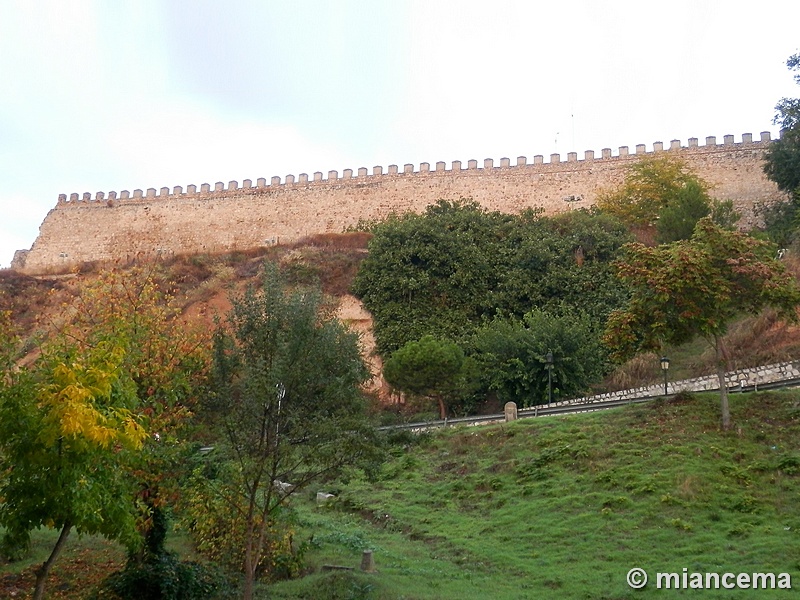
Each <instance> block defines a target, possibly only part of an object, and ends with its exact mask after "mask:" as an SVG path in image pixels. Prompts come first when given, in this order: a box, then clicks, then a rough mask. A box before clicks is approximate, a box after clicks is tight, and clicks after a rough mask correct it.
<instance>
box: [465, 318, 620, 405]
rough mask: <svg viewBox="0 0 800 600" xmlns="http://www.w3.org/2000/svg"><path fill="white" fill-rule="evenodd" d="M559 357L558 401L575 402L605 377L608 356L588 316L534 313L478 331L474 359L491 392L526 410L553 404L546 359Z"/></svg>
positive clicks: (555, 379)
mask: <svg viewBox="0 0 800 600" xmlns="http://www.w3.org/2000/svg"><path fill="white" fill-rule="evenodd" d="M548 352H552V354H553V358H554V360H553V367H552V371H553V372H552V381H553V386H554V387H553V393H554V396H555V397H564V396H566V397H575V396H578V395H580V394H581V393H583V392H585V391H586V390H587V389H588V388H589V386H590V385H591V384H593V383H596V382H597V381H598V380H599V379H600V378H601V377H602V375H603V373H604V370H605V366H606V362H607V352H606V350H605V349H604V348H603V347H602V345H601V343H600V336H599V335H598V333H597V332H596V331H595V330H594V328H593V327H592V326H591V323H590V320H589V318H588V317H587V316H586V315H585V314H582V313H578V312H574V311H568V312H567V313H566V314H565V315H563V316H560V315H556V314H552V313H549V312H546V311H543V310H538V309H536V310H533V311H531V312H529V313H528V314H526V315H525V317H524V318H523V320H522V321H521V322H518V321H508V320H495V321H493V322H491V323H490V324H488V325H486V326H484V327H482V328H481V329H479V330H478V332H477V333H476V335H475V336H474V338H473V340H472V342H471V344H470V355H471V356H472V358H473V359H474V360H475V362H476V363H477V365H478V370H479V379H480V381H481V384H482V387H483V388H484V390H486V391H487V392H495V393H496V394H497V396H498V398H499V399H500V400H501V401H503V402H509V401H512V402H516V403H518V404H521V405H522V406H533V405H535V404H543V403H546V402H547V400H548V394H547V391H548V390H547V387H548V373H547V365H546V358H545V357H546V355H547V353H548Z"/></svg>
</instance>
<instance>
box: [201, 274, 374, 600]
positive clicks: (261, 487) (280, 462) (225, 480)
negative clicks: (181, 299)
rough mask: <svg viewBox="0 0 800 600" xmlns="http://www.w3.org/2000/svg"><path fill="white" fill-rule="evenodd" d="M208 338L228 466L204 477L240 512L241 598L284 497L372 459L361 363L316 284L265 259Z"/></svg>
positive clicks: (249, 588) (248, 591) (353, 339)
mask: <svg viewBox="0 0 800 600" xmlns="http://www.w3.org/2000/svg"><path fill="white" fill-rule="evenodd" d="M215 340H216V341H215V351H214V371H213V399H212V404H211V406H210V408H211V409H213V411H214V413H215V414H216V415H217V417H218V419H219V423H220V426H221V429H222V433H223V435H224V440H222V443H221V444H220V453H221V454H222V456H223V457H225V458H226V460H227V461H229V462H228V464H229V465H230V467H231V468H228V469H225V470H224V471H225V473H226V474H227V477H220V478H218V479H216V480H214V481H210V482H209V485H210V486H211V487H212V488H213V490H214V492H215V494H216V496H217V498H220V499H222V500H223V501H224V503H225V504H226V505H227V506H228V510H229V518H230V519H240V520H242V521H243V528H242V534H243V538H244V539H243V540H242V544H243V548H242V567H243V570H244V574H245V588H244V597H245V598H246V599H249V598H252V594H253V584H254V581H255V578H256V574H257V573H258V572H259V569H260V568H261V566H262V564H263V559H264V558H265V548H266V542H267V539H268V534H269V532H270V529H271V527H272V526H273V525H274V524H275V521H276V519H277V515H278V513H279V512H280V510H281V508H282V507H284V506H286V504H287V502H288V500H289V498H290V497H291V496H292V495H293V494H295V493H297V492H298V491H300V490H302V489H304V488H305V487H306V486H308V485H309V483H311V482H312V481H314V480H315V479H318V478H319V477H321V476H323V475H326V476H333V475H335V474H337V473H339V472H341V471H342V469H344V468H345V467H348V466H353V465H360V464H364V463H369V462H370V461H374V460H375V459H376V456H377V455H376V450H375V449H376V445H375V443H376V434H375V431H374V428H372V427H371V426H370V425H369V423H368V421H367V419H366V412H365V411H366V403H365V399H364V397H363V395H362V393H361V390H360V387H359V386H360V385H361V384H362V383H363V382H364V381H366V379H367V378H368V371H367V369H366V367H365V366H364V363H363V361H362V359H361V356H360V351H359V347H358V338H357V335H356V334H355V333H352V332H350V331H348V330H347V329H346V328H345V327H344V326H343V325H342V324H341V323H340V322H339V321H338V320H336V319H335V318H333V316H332V311H331V310H330V309H328V308H326V306H325V305H323V304H322V298H321V296H320V294H319V293H318V292H317V291H316V290H308V289H295V290H291V291H290V290H285V289H284V288H283V285H282V282H281V281H280V279H279V277H278V272H277V269H276V268H275V267H274V266H268V268H267V269H265V272H264V278H263V284H262V286H261V288H260V289H259V290H255V289H252V288H251V289H250V290H248V291H247V293H245V295H244V296H243V297H241V298H239V299H237V300H235V301H234V302H233V307H232V309H231V311H230V313H229V314H228V318H227V320H226V322H225V323H224V324H221V325H220V327H219V328H218V330H217V332H216V338H215ZM215 452H216V451H215ZM288 484H291V485H288Z"/></svg>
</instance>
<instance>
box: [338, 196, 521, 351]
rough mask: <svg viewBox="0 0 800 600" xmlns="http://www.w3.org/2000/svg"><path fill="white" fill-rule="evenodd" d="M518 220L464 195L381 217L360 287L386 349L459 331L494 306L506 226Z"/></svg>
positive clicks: (361, 270) (358, 278) (359, 279)
mask: <svg viewBox="0 0 800 600" xmlns="http://www.w3.org/2000/svg"><path fill="white" fill-rule="evenodd" d="M512 223H513V217H512V216H511V215H503V214H501V213H496V212H491V213H490V212H487V211H486V210H484V209H482V208H481V207H480V206H479V205H478V204H477V203H474V202H470V201H466V200H462V201H460V202H448V201H439V202H438V203H437V204H435V205H432V206H430V207H428V209H427V211H426V212H425V214H422V215H417V214H413V213H408V214H405V215H402V216H399V217H397V216H396V217H392V218H389V219H387V220H386V221H383V222H381V223H379V224H377V225H376V226H375V227H374V234H375V235H374V237H373V238H372V240H371V241H370V243H369V255H368V256H367V258H366V259H364V261H363V262H362V264H361V267H360V268H359V271H358V274H357V275H356V279H355V282H354V284H353V290H354V292H355V294H356V295H357V296H359V297H360V298H361V299H362V300H363V301H364V303H365V305H366V306H367V308H368V309H369V310H370V311H371V312H372V314H373V316H374V320H375V335H376V338H377V343H378V349H379V350H380V352H381V353H383V354H385V355H388V354H389V353H391V352H393V351H395V350H397V349H398V348H400V347H401V346H402V345H404V344H405V343H407V342H410V341H413V340H418V339H420V338H421V337H423V336H424V335H426V334H429V335H434V336H436V337H440V338H450V339H456V338H457V337H459V336H460V334H461V332H462V330H463V329H464V328H465V327H468V326H469V325H470V324H471V323H475V322H478V321H480V320H481V318H483V316H484V315H485V314H487V313H488V314H492V313H493V312H494V306H493V298H492V290H494V289H496V288H497V286H498V281H499V280H500V279H501V278H502V277H503V275H504V267H505V260H504V258H503V256H504V254H505V249H504V247H503V233H502V232H503V231H504V230H505V229H506V228H508V227H511V226H512Z"/></svg>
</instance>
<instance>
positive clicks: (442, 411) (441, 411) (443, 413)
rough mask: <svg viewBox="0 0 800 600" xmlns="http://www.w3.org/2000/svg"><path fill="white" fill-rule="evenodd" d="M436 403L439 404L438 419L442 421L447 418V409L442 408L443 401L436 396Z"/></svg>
mask: <svg viewBox="0 0 800 600" xmlns="http://www.w3.org/2000/svg"><path fill="white" fill-rule="evenodd" d="M436 401H437V402H438V403H439V418H440V419H441V420H442V421H444V420H445V419H446V418H447V409H446V408H445V406H444V400H443V399H442V397H441V396H436Z"/></svg>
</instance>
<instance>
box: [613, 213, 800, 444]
mask: <svg viewBox="0 0 800 600" xmlns="http://www.w3.org/2000/svg"><path fill="white" fill-rule="evenodd" d="M625 250H626V254H625V257H624V258H623V259H621V260H620V261H618V262H617V269H618V275H619V278H620V279H621V280H622V281H623V282H624V283H625V284H626V285H628V286H629V287H630V289H631V298H630V301H629V303H628V305H627V307H625V308H624V309H622V310H618V311H614V312H613V313H612V314H611V316H610V318H609V320H608V323H607V327H606V333H605V338H604V340H605V343H606V344H607V345H608V346H609V347H610V348H611V349H612V350H613V352H614V355H615V356H616V357H617V358H620V359H624V358H628V357H630V356H632V355H633V354H635V353H636V352H638V351H640V350H657V349H660V348H661V347H663V345H664V344H681V343H684V342H687V341H689V340H691V339H693V338H694V337H695V336H701V337H703V338H704V339H706V340H707V341H708V343H709V344H710V345H711V346H712V347H713V349H714V351H715V357H716V365H717V377H718V379H719V386H720V402H721V413H722V427H723V429H728V428H730V426H731V420H730V410H729V408H728V396H727V388H726V385H725V372H726V370H727V367H728V365H727V355H726V352H725V347H724V344H723V336H724V335H725V333H726V331H727V328H728V325H729V324H730V323H731V321H733V320H734V319H735V318H736V317H738V316H740V315H743V314H757V313H759V312H760V311H761V310H763V309H764V308H767V307H771V308H773V309H775V310H776V311H778V312H779V314H780V315H781V316H782V317H784V318H785V319H789V320H794V319H796V316H797V315H796V312H795V309H796V306H797V305H798V303H800V291H798V287H797V282H796V281H795V279H794V278H793V277H792V276H791V274H789V273H787V272H786V271H785V269H784V268H783V265H782V264H781V263H780V262H779V261H778V260H776V258H775V248H774V247H773V246H772V245H771V244H768V243H766V242H764V241H760V240H757V239H754V238H752V237H750V236H748V235H746V234H744V233H741V232H735V231H729V230H725V229H723V228H721V227H718V226H717V225H715V224H714V223H713V222H712V221H711V220H710V219H709V218H705V219H702V220H701V221H700V222H699V223H698V224H697V227H696V228H695V231H694V234H693V236H692V238H691V239H690V240H688V241H680V242H675V243H673V244H664V245H661V246H658V247H655V248H649V247H646V246H644V245H642V244H629V245H628V246H626V248H625Z"/></svg>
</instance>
